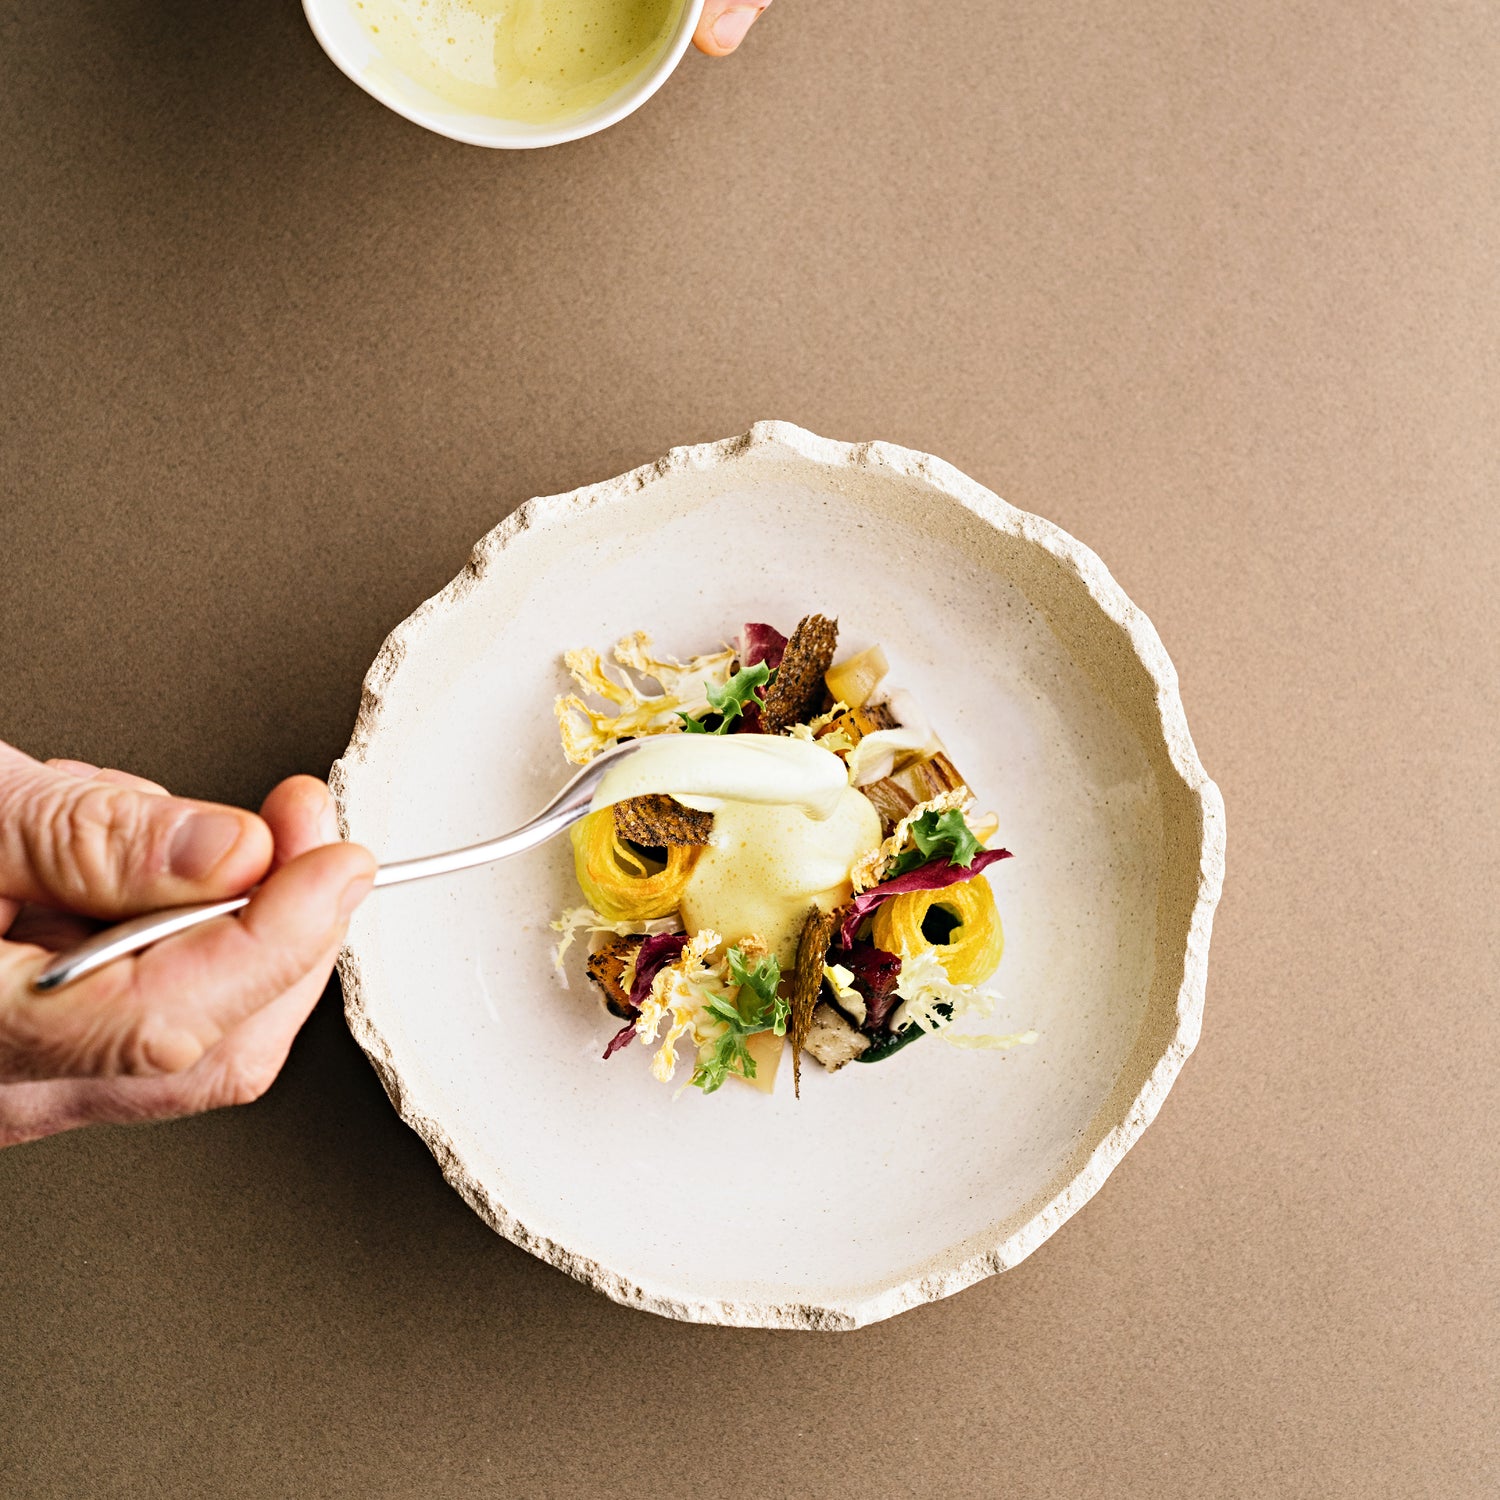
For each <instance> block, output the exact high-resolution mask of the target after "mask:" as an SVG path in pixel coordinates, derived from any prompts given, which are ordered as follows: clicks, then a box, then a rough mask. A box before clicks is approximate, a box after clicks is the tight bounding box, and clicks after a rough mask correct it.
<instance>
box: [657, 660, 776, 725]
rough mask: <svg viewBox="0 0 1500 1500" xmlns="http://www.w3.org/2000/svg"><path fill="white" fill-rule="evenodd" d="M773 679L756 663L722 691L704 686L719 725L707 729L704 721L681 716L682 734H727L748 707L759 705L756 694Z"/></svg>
mask: <svg viewBox="0 0 1500 1500" xmlns="http://www.w3.org/2000/svg"><path fill="white" fill-rule="evenodd" d="M775 675H776V674H775V672H774V671H773V670H772V669H771V668H770V667H768V666H767V665H766V664H765V662H763V661H758V662H756V664H755V665H754V666H753V667H741V668H740V670H739V671H738V672H736V673H735V674H734V675H733V676H732V677H731V678H730V679H729V680H728V681H727V682H726V683H725V684H724V686H723V687H718V686H716V685H715V684H714V683H712V682H709V683H705V684H704V689H705V691H706V692H707V694H708V706H709V708H710V710H711V711H712V713H716V714H718V715H719V716H720V717H719V722H718V724H716V725H715V726H714V727H713V728H712V729H710V728H709V727H708V725H707V724H706V723H705V722H704V720H703V719H695V718H694V717H693V716H692V715H691V714H681V713H680V714H678V715H677V717H678V718H679V719H681V720H682V727H683V730H684V732H685V733H687V734H728V733H729V726H730V725H731V724H733V723H734V721H735V720H736V719H738V718H739V717H740V715H741V714H743V713H744V712H745V708H746V706H747V705H748V704H751V703H754V704H756V705H759V704H760V702H761V698H762V695H760V694H759V693H758V692H757V691H756V690H757V689H758V688H763V687H765V686H766V685H767V684H768V683H769V682H771V680H772V679H773V678H774V677H775ZM710 716H711V715H709V716H705V717H710Z"/></svg>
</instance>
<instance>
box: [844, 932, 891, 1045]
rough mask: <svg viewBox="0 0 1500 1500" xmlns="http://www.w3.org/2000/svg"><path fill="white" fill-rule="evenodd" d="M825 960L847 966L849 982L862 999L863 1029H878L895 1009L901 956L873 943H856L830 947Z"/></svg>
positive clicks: (880, 1028) (881, 1027)
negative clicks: (849, 946)
mask: <svg viewBox="0 0 1500 1500" xmlns="http://www.w3.org/2000/svg"><path fill="white" fill-rule="evenodd" d="M828 962H829V963H830V964H837V965H839V967H840V968H844V969H848V971H849V972H850V973H851V974H852V975H853V976H854V978H853V979H852V980H851V981H850V983H851V985H852V986H853V988H855V989H856V990H858V991H859V993H860V995H861V996H862V997H863V999H864V1002H865V1022H864V1029H865V1030H866V1031H880V1030H883V1029H884V1027H885V1021H886V1017H887V1016H889V1015H890V1013H891V1012H892V1011H893V1010H894V1009H895V1008H896V982H897V980H899V979H900V978H901V959H900V957H899V956H898V955H897V954H895V953H887V952H886V951H885V949H884V948H877V947H876V946H875V944H874V943H855V945H854V946H853V947H852V948H830V949H829V950H828Z"/></svg>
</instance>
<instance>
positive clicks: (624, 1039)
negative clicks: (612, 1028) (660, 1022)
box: [604, 1021, 635, 1061]
mask: <svg viewBox="0 0 1500 1500" xmlns="http://www.w3.org/2000/svg"><path fill="white" fill-rule="evenodd" d="M634 1039H635V1022H634V1021H627V1022H626V1023H625V1024H624V1025H623V1026H622V1027H621V1028H620V1029H619V1030H618V1031H617V1032H615V1034H614V1035H613V1036H612V1037H611V1038H610V1039H609V1046H607V1047H606V1048H605V1049H604V1057H605V1060H606V1061H608V1060H609V1059H610V1058H611V1057H613V1056H614V1055H615V1053H616V1052H619V1051H620V1050H621V1049H622V1048H624V1047H628V1046H629V1045H630V1044H631V1042H632V1041H633V1040H634Z"/></svg>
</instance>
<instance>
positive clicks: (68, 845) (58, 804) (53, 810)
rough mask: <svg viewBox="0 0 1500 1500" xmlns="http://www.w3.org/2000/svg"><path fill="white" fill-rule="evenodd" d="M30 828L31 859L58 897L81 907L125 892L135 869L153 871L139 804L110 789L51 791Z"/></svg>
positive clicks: (150, 834)
mask: <svg viewBox="0 0 1500 1500" xmlns="http://www.w3.org/2000/svg"><path fill="white" fill-rule="evenodd" d="M30 828H31V829H32V837H33V843H34V847H33V848H32V850H31V851H30V852H31V855H32V858H33V859H34V860H35V862H36V864H37V866H38V867H39V868H40V869H42V870H44V871H46V872H48V874H49V876H50V884H51V885H52V887H53V890H54V892H55V894H56V895H57V896H58V897H59V898H60V899H63V900H68V901H74V902H77V903H78V904H80V905H87V904H88V903H89V902H90V900H91V899H92V900H98V899H99V898H100V897H101V896H105V897H108V896H111V895H114V894H117V893H119V892H121V891H122V890H123V889H124V888H125V885H126V883H127V879H128V875H129V872H130V870H131V869H132V867H139V866H141V865H142V864H145V865H146V866H147V867H148V868H150V867H151V861H152V860H153V859H154V858H155V856H156V854H157V853H158V851H157V850H156V848H155V844H154V830H153V821H152V819H150V818H149V817H147V816H145V810H144V808H143V807H142V805H141V803H140V801H139V800H138V799H137V798H135V797H131V796H122V795H120V793H119V791H118V790H117V789H113V788H110V787H108V786H101V785H96V784H92V783H85V784H84V786H83V787H82V789H81V790H77V791H71V792H70V791H69V789H67V788H58V789H56V790H49V791H48V792H47V793H46V794H44V797H43V799H42V803H41V805H40V807H38V808H37V809H36V810H35V812H34V814H33V817H32V819H31V820H30Z"/></svg>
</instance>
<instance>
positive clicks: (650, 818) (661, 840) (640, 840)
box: [615, 792, 714, 849]
mask: <svg viewBox="0 0 1500 1500" xmlns="http://www.w3.org/2000/svg"><path fill="white" fill-rule="evenodd" d="M713 831H714V815H713V814H712V813H709V812H698V811H696V810H695V809H693V808H691V807H684V806H683V805H682V803H680V802H679V801H678V800H677V799H676V798H675V797H669V796H667V794H666V793H665V792H651V793H649V794H648V795H646V796H644V797H629V798H627V799H626V800H625V801H624V802H616V803H615V832H616V833H618V834H619V835H620V837H621V838H622V839H629V840H630V841H631V842H632V843H636V844H640V845H642V846H643V847H644V848H647V849H668V848H672V847H675V846H683V847H691V846H694V845H698V844H706V843H708V842H709V839H710V837H711V836H712V834H713Z"/></svg>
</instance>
